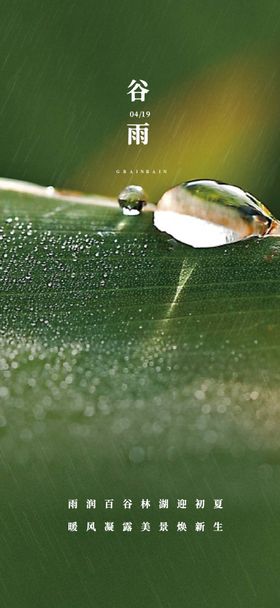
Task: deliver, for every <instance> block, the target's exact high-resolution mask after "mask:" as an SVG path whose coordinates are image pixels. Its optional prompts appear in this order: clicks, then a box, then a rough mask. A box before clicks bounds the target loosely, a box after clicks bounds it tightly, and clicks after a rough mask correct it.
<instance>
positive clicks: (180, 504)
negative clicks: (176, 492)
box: [177, 498, 187, 509]
mask: <svg viewBox="0 0 280 608" xmlns="http://www.w3.org/2000/svg"><path fill="white" fill-rule="evenodd" d="M186 508H187V501H186V499H185V498H177V509H186Z"/></svg>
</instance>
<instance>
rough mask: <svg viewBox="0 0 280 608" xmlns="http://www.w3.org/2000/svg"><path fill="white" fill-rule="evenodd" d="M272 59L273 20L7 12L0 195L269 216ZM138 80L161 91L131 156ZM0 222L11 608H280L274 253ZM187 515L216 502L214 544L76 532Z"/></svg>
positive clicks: (277, 207) (275, 92) (0, 429)
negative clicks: (225, 185) (184, 196)
mask: <svg viewBox="0 0 280 608" xmlns="http://www.w3.org/2000/svg"><path fill="white" fill-rule="evenodd" d="M279 41H280V4H279V2H278V0H277V1H272V0H269V1H266V2H264V1H262V2H259V1H257V0H249V1H247V2H244V1H241V0H237V1H233V0H232V1H230V2H226V3H225V2H222V1H221V0H219V1H218V0H212V1H208V2H206V1H205V0H204V1H196V2H194V1H192V2H188V1H186V2H182V1H176V0H174V1H172V2H171V1H160V2H159V1H157V2H156V1H155V0H152V1H149V2H148V1H147V0H146V1H142V2H141V3H140V2H136V1H135V0H130V1H128V0H123V1H122V2H120V1H118V2H114V3H113V2H112V1H111V2H109V1H108V0H107V1H103V2H96V1H92V0H91V1H89V0H80V1H79V2H72V1H70V0H69V1H66V0H53V1H50V0H45V1H44V2H42V1H41V0H37V1H35V0H34V1H28V0H23V1H22V2H19V1H13V0H10V1H9V2H8V1H5V0H4V1H3V2H1V19H0V85H1V86H0V133H1V142H2V145H1V147H0V167H1V169H0V173H1V175H2V176H3V177H11V178H17V179H23V180H28V181H32V182H38V183H41V184H45V185H49V184H53V185H55V186H58V187H67V188H73V189H79V190H83V191H85V192H94V193H98V194H105V195H110V196H116V195H117V193H118V191H119V190H120V189H121V188H122V187H123V186H125V185H126V184H127V183H128V182H136V183H137V182H140V183H141V184H142V185H143V186H144V187H145V188H146V189H147V191H148V193H149V195H150V198H151V199H152V200H156V199H157V198H158V197H159V196H160V194H161V193H162V192H163V190H165V189H166V188H168V187H170V186H171V185H172V184H174V183H177V182H179V181H180V180H185V179H192V178H199V177H210V178H216V179H220V180H224V181H228V182H230V183H235V184H237V185H239V186H241V187H243V188H245V189H248V190H249V191H251V192H252V193H253V194H255V195H256V196H257V197H258V198H260V199H261V200H263V201H264V202H266V203H267V204H268V205H269V207H270V208H271V209H272V210H273V211H274V212H275V214H279V215H280V200H279V194H278V172H279V137H278V133H279V127H278V123H279V89H280V74H279ZM132 78H144V79H145V80H147V81H148V83H149V88H150V93H149V96H148V97H147V102H146V104H145V109H147V110H149V111H150V112H151V118H150V120H149V122H150V125H151V126H150V143H149V145H148V146H147V147H142V148H141V149H139V148H136V147H131V148H128V146H127V128H126V124H127V122H130V119H129V116H128V115H129V111H130V110H131V109H132V104H131V103H130V102H129V101H128V96H127V95H126V92H127V86H128V84H129V82H130V81H131V79H132ZM133 109H134V106H133ZM140 109H142V106H141V108H140ZM117 169H120V170H122V169H126V170H128V171H129V170H130V169H133V170H135V169H138V170H141V169H144V170H145V169H150V170H153V169H154V170H155V171H158V170H160V169H161V170H163V169H166V170H167V173H166V174H164V173H161V174H157V175H153V174H152V175H149V176H147V175H141V176H140V177H137V176H136V175H135V174H134V175H129V174H123V173H119V174H116V170H117ZM1 209H2V219H3V220H4V224H3V225H4V231H3V237H5V239H6V240H5V239H4V244H3V245H1V282H2V283H1V284H2V291H1V298H2V305H1V335H0V343H1V359H0V368H1V370H0V371H1V386H0V392H1V400H2V401H3V405H2V409H1V410H0V433H1V442H0V456H1V479H2V494H1V496H2V498H1V501H2V502H1V508H0V524H1V540H2V548H1V562H2V566H1V572H2V576H1V599H2V603H3V606H4V607H5V608H6V607H7V608H14V607H16V608H17V607H18V606H20V607H21V606H23V607H24V608H25V606H26V607H27V606H28V607H29V606H33V605H34V606H38V607H39V608H49V607H50V606H58V607H59V608H64V607H65V608H76V607H78V606H79V608H84V607H86V606H94V608H95V607H96V608H103V607H104V608H108V607H110V608H111V607H112V608H131V607H132V606H133V607H135V608H143V607H145V608H150V607H151V608H154V607H157V608H179V607H181V606H188V607H189V606H190V608H196V607H197V608H201V607H204V606H205V608H208V607H211V608H212V607H213V608H224V607H226V608H236V607H238V608H239V607H242V608H243V607H244V608H249V607H250V608H251V607H252V608H264V607H265V608H270V607H271V608H275V606H277V605H278V604H279V599H280V596H279V567H280V561H279V542H280V530H279V516H280V509H279V504H280V494H279V488H280V467H279V438H278V424H279V403H278V387H279V366H278V361H279V344H280V340H279V338H280V332H279V314H278V308H279V297H280V288H279V281H278V277H279V272H278V270H279V245H277V242H278V241H276V240H275V241H274V242H270V240H269V239H268V240H266V241H264V242H254V243H250V244H249V247H248V244H244V243H240V244H237V245H236V246H234V247H231V248H228V249H227V248H222V249H219V250H215V252H213V251H211V252H203V251H202V252H196V251H193V250H190V249H189V248H186V247H184V246H181V245H177V246H176V245H175V244H174V243H173V244H172V243H171V242H170V240H169V239H166V237H165V235H158V234H156V233H155V231H153V229H152V227H151V225H150V223H151V222H149V221H148V218H147V217H144V218H141V219H140V221H141V222H142V223H134V224H132V223H130V222H129V219H126V221H125V222H124V224H123V225H122V222H121V219H122V218H121V216H119V214H118V212H117V211H116V212H114V213H113V212H112V213H111V214H110V213H109V212H108V214H106V213H105V212H104V214H103V211H102V212H100V210H99V211H96V210H95V209H91V208H90V207H87V208H86V209H85V208H83V209H82V208H81V207H79V206H76V207H75V206H74V207H71V206H70V205H69V208H68V206H67V205H62V204H61V202H60V203H59V204H58V205H57V208H55V209H53V208H52V203H51V201H47V202H46V201H43V200H41V199H40V198H38V199H31V200H29V199H28V198H27V199H24V197H23V198H20V199H18V198H17V196H14V197H12V196H11V195H7V194H5V193H4V194H3V193H2V194H1ZM143 215H145V216H146V215H147V214H143ZM10 218H12V222H10ZM16 218H17V219H16ZM1 236H2V233H1ZM272 241H273V239H272ZM98 253H100V256H99V257H95V256H96V255H97V254H98ZM189 278H190V281H189ZM112 294H113V299H112ZM142 330H143V331H142ZM112 395H113V397H112ZM180 495H182V496H183V495H186V497H187V498H189V499H191V500H194V499H195V498H196V497H201V498H203V497H205V498H206V499H208V500H211V499H213V497H215V496H221V497H224V500H225V508H224V514H223V522H224V527H225V532H224V533H223V534H221V535H217V536H213V535H211V534H208V533H207V534H205V536H204V537H203V538H201V537H199V536H195V535H194V533H191V534H190V535H188V536H187V537H186V538H185V537H180V538H178V536H176V534H175V532H170V533H169V534H168V536H167V537H164V538H162V537H160V536H159V534H158V533H156V532H155V533H153V534H151V536H150V537H145V538H143V537H142V536H141V534H140V533H139V534H138V535H137V534H136V535H133V536H132V537H131V538H130V537H124V535H123V534H122V533H120V532H117V533H116V536H112V537H111V536H108V537H107V536H105V534H104V533H102V532H101V533H100V535H98V536H96V538H95V537H94V538H92V537H91V538H89V537H88V536H86V534H84V533H81V534H78V535H73V536H71V535H70V536H69V534H68V533H67V531H66V525H67V520H68V519H69V517H68V512H67V499H68V498H75V497H78V498H80V499H82V500H84V499H85V498H86V497H88V496H89V497H91V496H92V497H96V498H97V500H102V499H103V498H105V497H110V496H112V497H115V498H116V499H117V498H119V500H121V499H122V498H124V497H126V496H131V497H133V498H134V497H135V498H142V497H147V498H149V497H150V498H151V499H152V500H154V501H156V500H157V499H158V498H159V497H161V496H167V497H169V498H170V500H175V499H176V498H177V497H180ZM140 516H141V514H140V515H139V513H138V515H137V517H140ZM98 517H99V518H100V519H102V515H100V512H99V515H98ZM206 517H207V518H210V520H211V517H212V514H211V513H210V514H209V511H207V514H206ZM78 518H79V520H80V521H81V523H83V522H84V520H85V519H86V513H85V510H84V509H81V511H80V512H79V516H78ZM194 518H195V513H194V511H192V513H191V515H189V517H188V519H189V520H190V521H191V522H193V519H194ZM121 519H122V514H121V513H120V512H118V517H117V518H116V521H117V520H118V521H121ZM169 521H170V524H171V526H174V525H175V522H176V521H177V512H175V511H174V510H173V511H171V512H170V516H169Z"/></svg>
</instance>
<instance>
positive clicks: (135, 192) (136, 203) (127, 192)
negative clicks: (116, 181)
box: [118, 186, 147, 215]
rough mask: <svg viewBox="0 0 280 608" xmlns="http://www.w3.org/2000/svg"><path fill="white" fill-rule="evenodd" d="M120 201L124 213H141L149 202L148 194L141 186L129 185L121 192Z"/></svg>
mask: <svg viewBox="0 0 280 608" xmlns="http://www.w3.org/2000/svg"><path fill="white" fill-rule="evenodd" d="M118 201H119V205H120V207H121V209H122V212H123V214H124V215H139V213H140V212H141V211H142V208H143V205H146V204H147V195H146V194H145V192H144V190H143V188H142V187H141V186H127V187H126V188H124V190H122V192H120V194H119V196H118Z"/></svg>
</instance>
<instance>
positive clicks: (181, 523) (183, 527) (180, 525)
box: [177, 521, 187, 532]
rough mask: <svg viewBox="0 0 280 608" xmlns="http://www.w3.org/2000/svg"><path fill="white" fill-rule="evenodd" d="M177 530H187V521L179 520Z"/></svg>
mask: <svg viewBox="0 0 280 608" xmlns="http://www.w3.org/2000/svg"><path fill="white" fill-rule="evenodd" d="M177 532H187V524H186V522H185V521H178V522H177Z"/></svg>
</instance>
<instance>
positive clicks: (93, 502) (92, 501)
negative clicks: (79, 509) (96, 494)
mask: <svg viewBox="0 0 280 608" xmlns="http://www.w3.org/2000/svg"><path fill="white" fill-rule="evenodd" d="M86 508H87V509H95V508H96V500H95V499H93V498H87V502H86Z"/></svg>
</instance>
